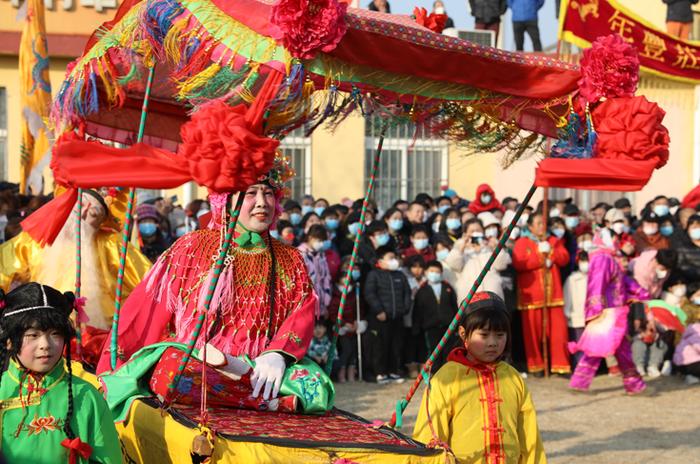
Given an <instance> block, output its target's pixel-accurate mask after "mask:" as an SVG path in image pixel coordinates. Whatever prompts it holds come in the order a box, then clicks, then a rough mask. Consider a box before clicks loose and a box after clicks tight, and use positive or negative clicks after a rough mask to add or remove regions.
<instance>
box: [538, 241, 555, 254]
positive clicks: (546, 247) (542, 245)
mask: <svg viewBox="0 0 700 464" xmlns="http://www.w3.org/2000/svg"><path fill="white" fill-rule="evenodd" d="M537 249H538V250H539V251H540V253H549V251H550V250H551V249H552V246H551V245H550V244H549V242H539V243H538V244H537Z"/></svg>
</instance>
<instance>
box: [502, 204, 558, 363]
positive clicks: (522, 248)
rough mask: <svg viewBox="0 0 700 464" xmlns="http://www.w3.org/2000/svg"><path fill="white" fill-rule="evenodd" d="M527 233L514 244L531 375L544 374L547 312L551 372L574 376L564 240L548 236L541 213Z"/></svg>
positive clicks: (529, 220) (532, 217)
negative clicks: (561, 269)
mask: <svg viewBox="0 0 700 464" xmlns="http://www.w3.org/2000/svg"><path fill="white" fill-rule="evenodd" d="M527 224H528V229H527V230H526V231H524V232H523V235H522V237H520V238H519V239H518V240H517V241H516V242H515V247H514V249H513V267H514V268H515V270H516V271H517V273H518V274H517V287H518V309H519V310H520V311H522V321H523V338H524V340H525V355H526V357H527V369H528V371H529V372H533V373H537V372H543V371H544V369H546V368H549V366H545V363H544V359H543V354H542V337H543V333H542V330H543V324H542V322H543V321H542V319H543V312H544V311H547V316H548V321H547V340H548V347H549V361H550V364H551V371H552V372H554V373H558V374H568V373H570V372H571V368H570V366H569V354H568V351H567V347H566V343H567V325H566V317H565V316H564V309H563V307H564V298H563V294H562V285H561V277H560V275H559V266H565V265H566V264H567V263H568V262H569V252H568V251H566V248H565V247H564V243H563V240H562V239H560V238H557V237H555V236H548V234H547V229H546V226H545V222H544V220H543V218H542V213H535V214H532V215H531V216H530V217H529V218H528V221H527Z"/></svg>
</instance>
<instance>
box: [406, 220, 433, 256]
mask: <svg viewBox="0 0 700 464" xmlns="http://www.w3.org/2000/svg"><path fill="white" fill-rule="evenodd" d="M416 255H418V256H421V257H422V258H423V260H424V261H425V262H426V263H427V262H429V261H434V260H435V251H434V250H433V247H432V246H430V234H429V233H428V228H427V227H426V226H423V225H417V226H413V229H411V245H410V246H409V247H408V248H406V250H404V252H403V257H404V258H409V257H411V256H416Z"/></svg>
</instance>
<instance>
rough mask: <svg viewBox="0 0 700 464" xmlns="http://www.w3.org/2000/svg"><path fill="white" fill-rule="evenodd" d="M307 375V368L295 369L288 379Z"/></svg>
mask: <svg viewBox="0 0 700 464" xmlns="http://www.w3.org/2000/svg"><path fill="white" fill-rule="evenodd" d="M307 375H309V371H308V370H307V369H296V370H295V371H294V373H293V374H292V375H290V376H289V380H297V379H302V378H304V377H306V376H307Z"/></svg>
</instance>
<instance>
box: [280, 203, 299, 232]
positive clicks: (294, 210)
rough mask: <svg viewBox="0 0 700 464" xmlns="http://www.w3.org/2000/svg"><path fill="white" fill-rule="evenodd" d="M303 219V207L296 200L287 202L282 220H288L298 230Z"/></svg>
mask: <svg viewBox="0 0 700 464" xmlns="http://www.w3.org/2000/svg"><path fill="white" fill-rule="evenodd" d="M285 215H286V217H284V216H285ZM301 218H302V214H301V205H299V203H297V202H296V201H294V200H287V201H286V202H285V203H284V213H282V216H280V219H286V220H287V221H289V222H290V223H291V224H292V227H294V228H295V229H296V228H298V227H299V225H300V224H301Z"/></svg>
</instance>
